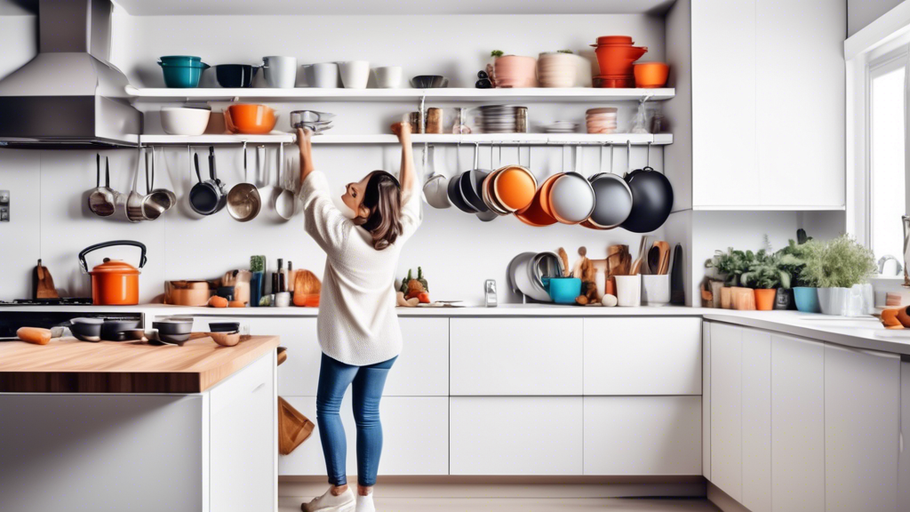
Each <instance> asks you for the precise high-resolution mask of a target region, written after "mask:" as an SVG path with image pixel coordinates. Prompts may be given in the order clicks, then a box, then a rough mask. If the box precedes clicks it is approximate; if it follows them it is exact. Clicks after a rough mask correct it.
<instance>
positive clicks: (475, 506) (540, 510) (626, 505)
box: [278, 496, 720, 512]
mask: <svg viewBox="0 0 910 512" xmlns="http://www.w3.org/2000/svg"><path fill="white" fill-rule="evenodd" d="M310 499H312V498H311V497H300V498H297V497H290V496H282V497H279V498H278V510H279V511H280V512H295V511H299V510H300V504H301V503H303V502H304V501H309V500H310ZM376 510H377V512H556V511H562V510H565V511H568V512H595V511H596V512H646V511H647V512H657V511H660V512H719V511H720V509H719V508H717V507H715V506H714V505H712V504H711V503H710V502H709V501H707V500H705V499H650V498H607V499H602V498H575V499H571V498H537V499H516V498H376Z"/></svg>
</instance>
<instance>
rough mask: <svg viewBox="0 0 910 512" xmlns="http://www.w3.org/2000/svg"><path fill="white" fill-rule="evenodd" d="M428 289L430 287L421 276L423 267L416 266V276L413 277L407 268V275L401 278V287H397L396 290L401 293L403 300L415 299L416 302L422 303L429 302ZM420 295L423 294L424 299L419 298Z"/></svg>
mask: <svg viewBox="0 0 910 512" xmlns="http://www.w3.org/2000/svg"><path fill="white" fill-rule="evenodd" d="M429 291H430V287H429V284H428V283H427V280H426V278H425V277H423V268H421V267H417V278H414V272H413V271H412V270H411V269H408V277H406V278H404V279H402V280H401V287H399V288H398V292H399V293H401V294H402V295H403V298H404V300H405V301H410V299H417V301H418V302H424V303H429V302H430V295H429ZM421 295H425V299H426V300H425V301H424V300H423V299H421V298H420V297H421ZM399 305H402V304H399Z"/></svg>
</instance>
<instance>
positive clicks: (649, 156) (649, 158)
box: [648, 141, 651, 167]
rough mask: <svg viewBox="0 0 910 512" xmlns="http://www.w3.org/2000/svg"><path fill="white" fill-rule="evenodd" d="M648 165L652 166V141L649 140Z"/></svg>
mask: <svg viewBox="0 0 910 512" xmlns="http://www.w3.org/2000/svg"><path fill="white" fill-rule="evenodd" d="M648 167H651V141H648Z"/></svg>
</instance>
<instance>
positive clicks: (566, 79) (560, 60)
mask: <svg viewBox="0 0 910 512" xmlns="http://www.w3.org/2000/svg"><path fill="white" fill-rule="evenodd" d="M574 57H575V56H574V55H572V54H571V53H562V52H545V53H541V54H540V55H538V57H537V81H538V82H539V83H540V86H541V87H573V86H574V85H575V78H576V75H577V73H578V64H577V63H576V62H575V58H574Z"/></svg>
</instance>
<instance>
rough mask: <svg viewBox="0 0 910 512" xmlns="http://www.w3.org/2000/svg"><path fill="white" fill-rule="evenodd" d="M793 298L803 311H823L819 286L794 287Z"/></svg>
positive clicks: (798, 308)
mask: <svg viewBox="0 0 910 512" xmlns="http://www.w3.org/2000/svg"><path fill="white" fill-rule="evenodd" d="M793 300H794V301H795V302H796V309H797V310H799V311H802V312H803V313H821V311H822V310H821V307H820V306H819V304H818V288H807V287H805V286H796V287H794V288H793Z"/></svg>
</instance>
